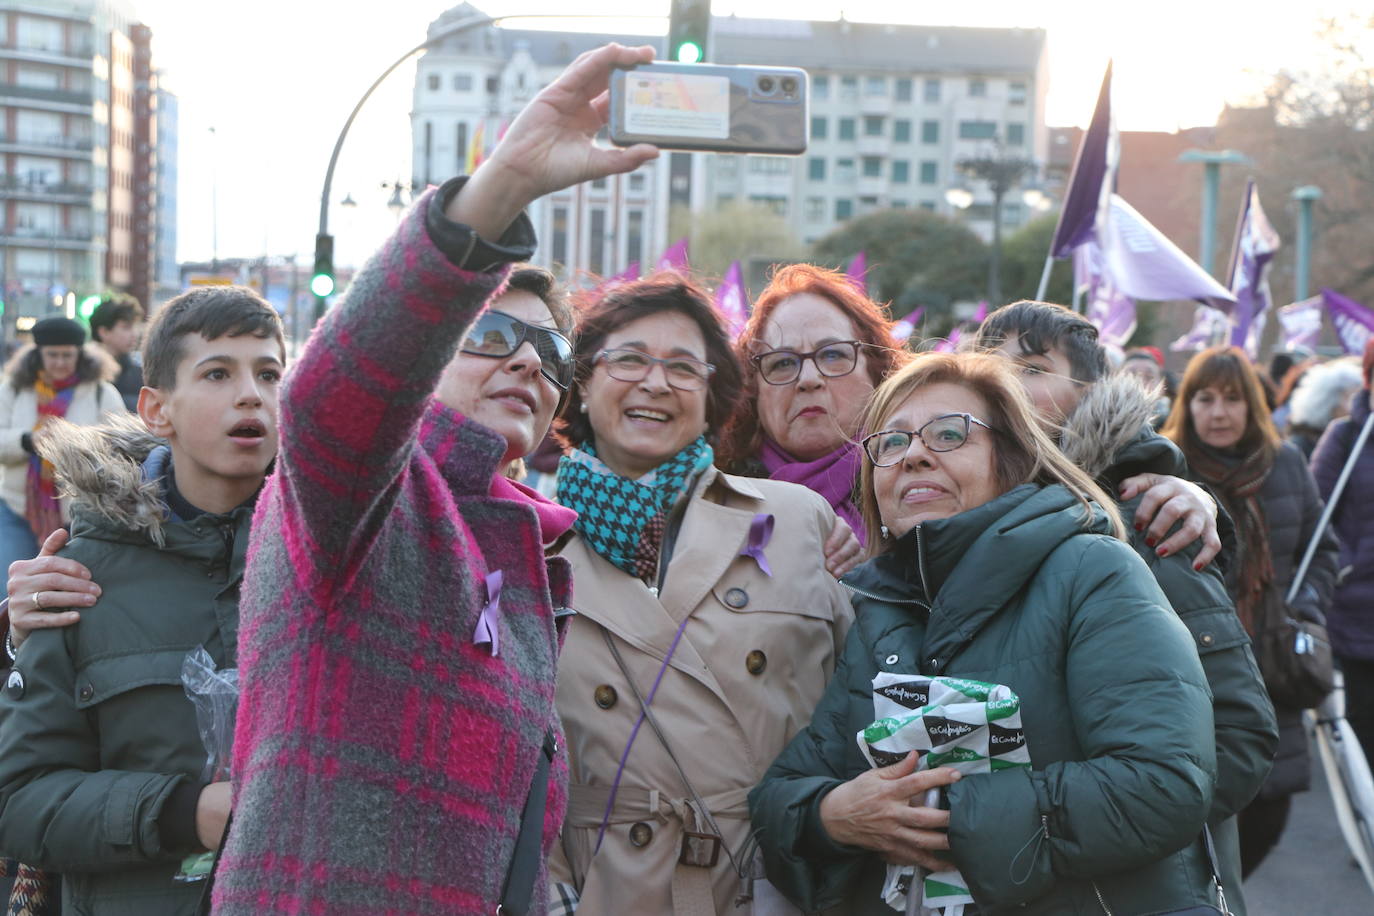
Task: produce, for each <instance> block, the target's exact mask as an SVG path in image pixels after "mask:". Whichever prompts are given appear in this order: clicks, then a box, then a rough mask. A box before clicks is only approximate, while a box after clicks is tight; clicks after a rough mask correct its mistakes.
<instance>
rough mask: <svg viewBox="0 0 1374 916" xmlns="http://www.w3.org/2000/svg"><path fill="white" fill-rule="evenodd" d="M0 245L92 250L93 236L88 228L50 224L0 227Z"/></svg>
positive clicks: (93, 247)
mask: <svg viewBox="0 0 1374 916" xmlns="http://www.w3.org/2000/svg"><path fill="white" fill-rule="evenodd" d="M0 245H4V246H5V247H7V248H11V247H12V248H50V249H57V248H60V249H63V250H66V251H92V250H94V249H95V247H96V246H95V236H94V235H93V234H92V233H91V231H90V230H89V229H62V228H55V227H50V226H44V227H37V226H15V227H13V228H8V229H6V228H0Z"/></svg>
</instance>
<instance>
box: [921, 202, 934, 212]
mask: <svg viewBox="0 0 1374 916" xmlns="http://www.w3.org/2000/svg"><path fill="white" fill-rule="evenodd" d="M921 209H922V210H926V211H929V212H931V213H934V212H935V201H933V200H923V201H921Z"/></svg>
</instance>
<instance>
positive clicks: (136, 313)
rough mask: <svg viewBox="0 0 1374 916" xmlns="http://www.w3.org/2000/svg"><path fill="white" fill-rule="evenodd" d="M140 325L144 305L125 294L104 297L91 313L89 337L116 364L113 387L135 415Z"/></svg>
mask: <svg viewBox="0 0 1374 916" xmlns="http://www.w3.org/2000/svg"><path fill="white" fill-rule="evenodd" d="M142 322H143V306H141V305H139V304H138V300H137V299H135V298H134V297H133V296H130V295H127V294H125V293H114V294H113V295H109V296H106V297H105V298H104V299H102V300H100V304H99V305H97V306H96V307H95V311H94V312H92V313H91V338H92V339H93V340H94V341H95V342H96V343H98V344H100V346H102V347H104V348H105V352H106V353H108V354H110V356H112V357H114V360H115V362H117V363H119V375H117V376H115V378H114V386H115V387H116V388H118V389H119V395H120V397H122V398H124V406H125V407H128V408H129V410H131V411H132V412H134V413H138V392H139V390H140V389H142V388H143V363H142V362H140V361H139V359H138V353H137V350H138V328H139V325H140V324H141V323H142Z"/></svg>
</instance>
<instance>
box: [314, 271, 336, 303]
mask: <svg viewBox="0 0 1374 916" xmlns="http://www.w3.org/2000/svg"><path fill="white" fill-rule="evenodd" d="M310 291H311V292H312V293H314V294H315V295H316V296H319V297H320V298H321V299H323V298H325V297H326V296H329V295H332V294H333V292H334V278H333V277H331V276H330V275H329V274H315V276H313V277H311V278H310Z"/></svg>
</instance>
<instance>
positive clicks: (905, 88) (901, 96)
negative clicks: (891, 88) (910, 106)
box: [895, 77, 911, 102]
mask: <svg viewBox="0 0 1374 916" xmlns="http://www.w3.org/2000/svg"><path fill="white" fill-rule="evenodd" d="M895 88H896V90H897V91H896V93H895V95H896V96H897V101H899V102H910V101H911V80H910V79H908V78H906V77H902V78H901V79H899V80H897V83H896V87H895Z"/></svg>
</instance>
